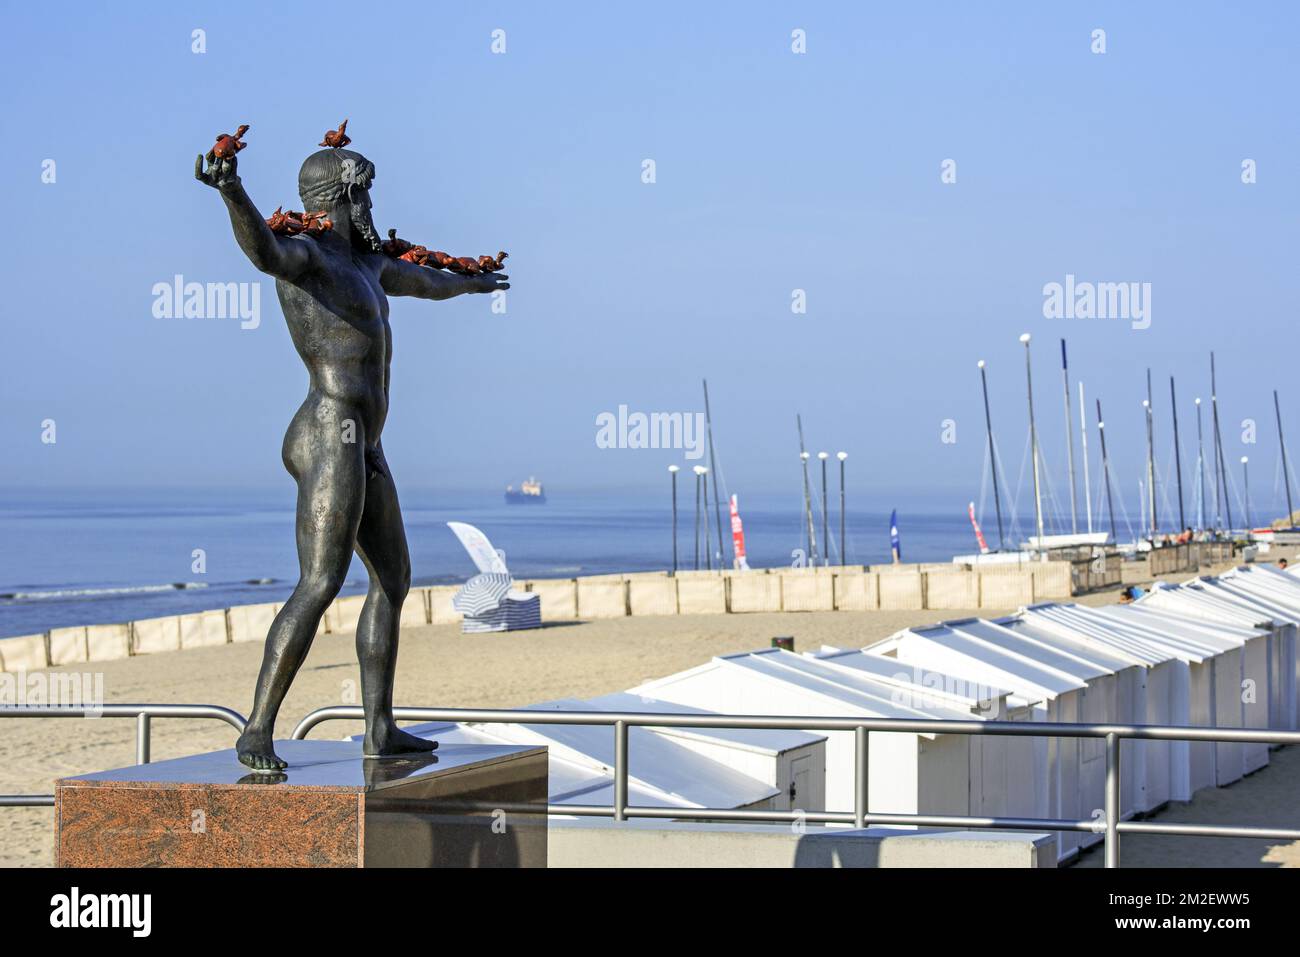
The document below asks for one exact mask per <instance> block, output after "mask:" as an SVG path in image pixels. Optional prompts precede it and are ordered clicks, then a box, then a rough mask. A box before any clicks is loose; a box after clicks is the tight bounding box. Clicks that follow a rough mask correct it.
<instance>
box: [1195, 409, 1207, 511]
mask: <svg viewBox="0 0 1300 957" xmlns="http://www.w3.org/2000/svg"><path fill="white" fill-rule="evenodd" d="M1196 530H1197V531H1198V532H1203V531H1205V434H1204V432H1203V431H1202V429H1201V397H1200V396H1197V397H1196Z"/></svg>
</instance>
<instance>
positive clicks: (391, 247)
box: [380, 229, 411, 259]
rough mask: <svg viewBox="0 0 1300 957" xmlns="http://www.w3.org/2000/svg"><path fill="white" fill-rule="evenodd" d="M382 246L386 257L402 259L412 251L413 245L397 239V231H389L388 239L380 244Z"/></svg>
mask: <svg viewBox="0 0 1300 957" xmlns="http://www.w3.org/2000/svg"><path fill="white" fill-rule="evenodd" d="M380 246H381V247H382V248H383V250H384V255H385V256H390V257H392V258H393V259H400V258H401V257H402V256H403V254H405V253H407V252H409V251H410V249H411V244H410V243H408V242H407V241H406V240H405V239H398V238H397V230H395V229H390V230H389V231H388V239H387V240H385V241H384V242H383V243H380Z"/></svg>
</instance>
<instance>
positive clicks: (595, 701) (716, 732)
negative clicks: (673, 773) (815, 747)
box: [534, 691, 826, 755]
mask: <svg viewBox="0 0 1300 957" xmlns="http://www.w3.org/2000/svg"><path fill="white" fill-rule="evenodd" d="M551 704H555V703H554V702H548V703H547V705H551ZM534 707H544V706H543V705H535V706H534ZM557 710H558V707H557ZM579 710H582V711H645V712H650V713H653V714H703V715H708V714H717V712H716V711H707V710H705V709H704V708H693V707H691V706H690V705H684V704H676V703H674V702H671V701H660V700H659V699H658V698H654V697H650V696H647V695H639V694H632V693H630V692H627V691H616V692H614V693H613V694H607V695H601V696H600V697H598V698H586V699H584V700H583V701H582V702H581V708H580V709H579ZM651 730H652V731H655V732H657V733H659V734H668V735H670V736H673V737H681V738H694V739H696V740H707V741H719V742H726V743H727V744H729V745H731V746H733V747H736V748H740V749H741V750H745V751H755V752H759V753H762V754H771V755H777V754H784V753H786V752H787V751H796V750H798V749H799V748H805V747H807V746H808V745H810V744H816V743H817V742H818V741H825V740H826V736H825V735H822V734H811V733H809V732H807V731H787V730H784V729H781V728H773V729H769V728H758V729H753V730H751V729H748V728H652V729H651Z"/></svg>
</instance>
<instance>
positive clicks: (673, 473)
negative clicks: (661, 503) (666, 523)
mask: <svg viewBox="0 0 1300 957" xmlns="http://www.w3.org/2000/svg"><path fill="white" fill-rule="evenodd" d="M679 471H680V469H679V468H678V467H677V466H676V465H670V466H668V474H669V475H671V476H672V477H673V574H674V575H676V574H677V473H678V472H679Z"/></svg>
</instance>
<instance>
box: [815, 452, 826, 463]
mask: <svg viewBox="0 0 1300 957" xmlns="http://www.w3.org/2000/svg"><path fill="white" fill-rule="evenodd" d="M817 457H818V458H819V459H821V460H822V461H825V460H826V458H827V455H826V453H825V452H818V453H817Z"/></svg>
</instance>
